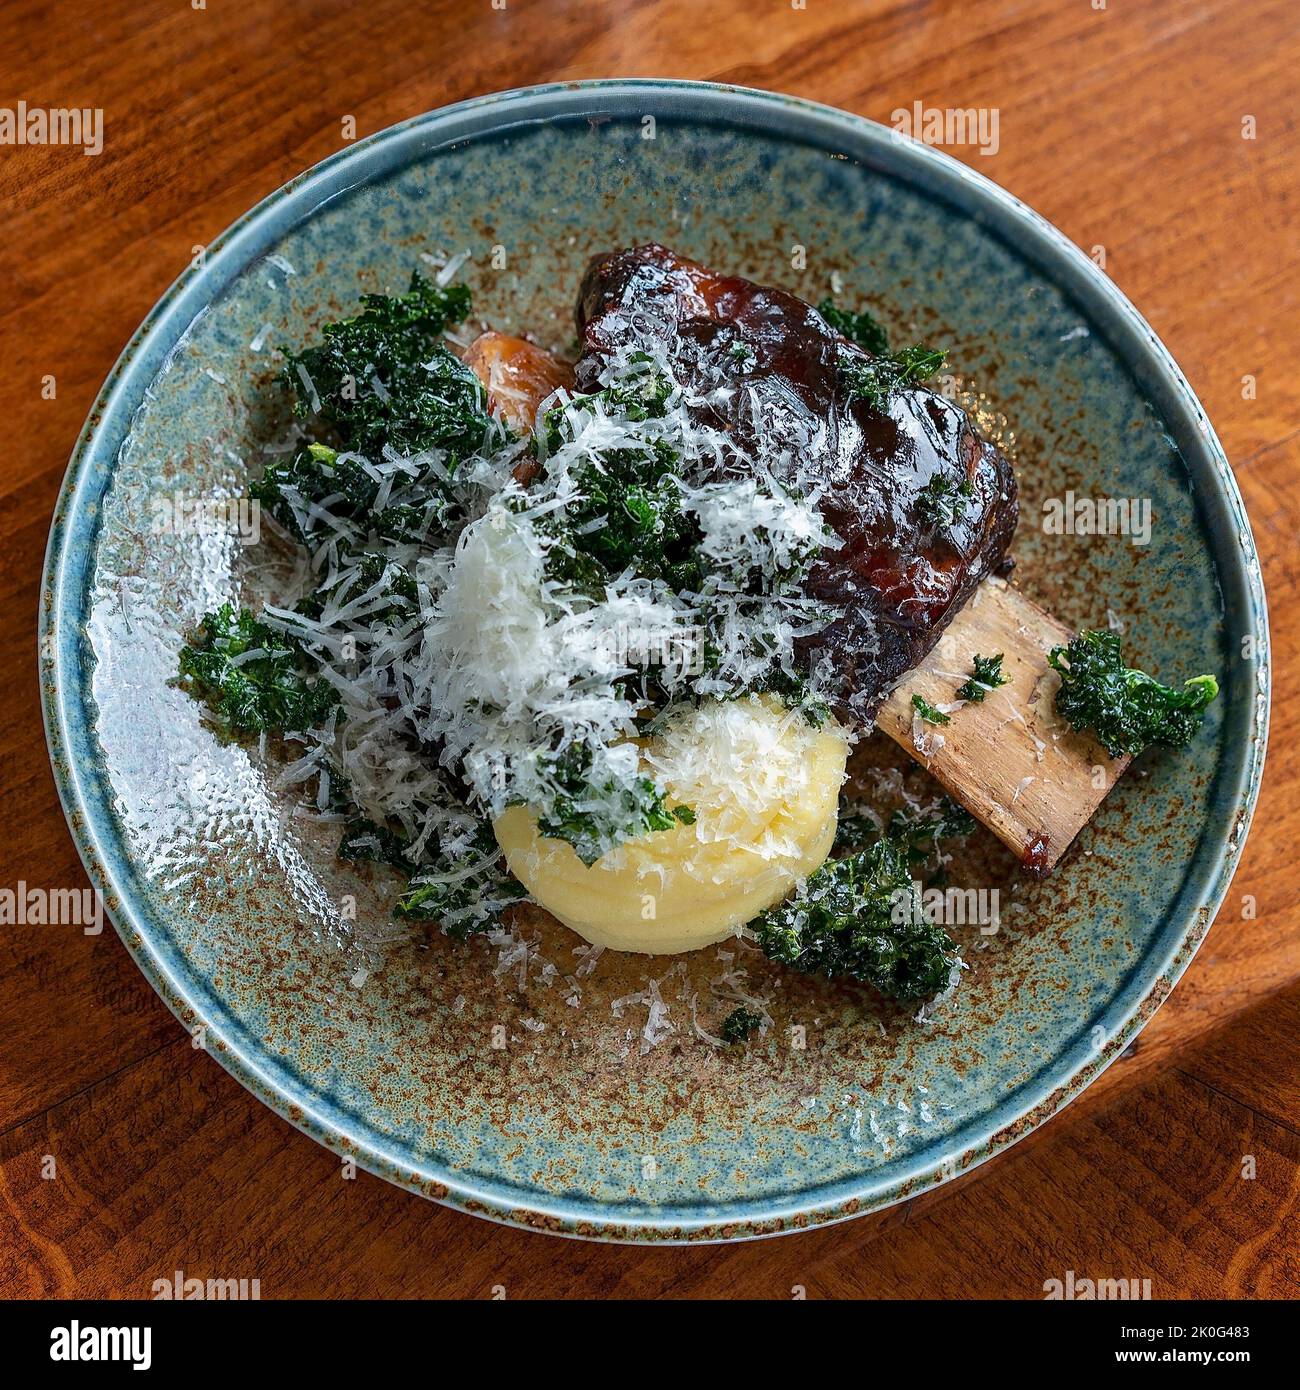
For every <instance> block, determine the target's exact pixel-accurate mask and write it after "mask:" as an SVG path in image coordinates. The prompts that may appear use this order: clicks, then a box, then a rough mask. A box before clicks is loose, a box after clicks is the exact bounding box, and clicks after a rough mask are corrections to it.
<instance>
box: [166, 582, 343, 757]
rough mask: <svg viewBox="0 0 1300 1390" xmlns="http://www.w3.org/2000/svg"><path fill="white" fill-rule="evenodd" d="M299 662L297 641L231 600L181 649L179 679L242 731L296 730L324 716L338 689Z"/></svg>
mask: <svg viewBox="0 0 1300 1390" xmlns="http://www.w3.org/2000/svg"><path fill="white" fill-rule="evenodd" d="M250 653H256V654H255V655H251V656H250V655H249V654H250ZM304 667H305V657H304V654H303V651H302V649H301V647H300V646H299V645H298V644H297V643H296V642H294V641H293V640H292V639H291V638H289V637H286V636H285V635H284V634H283V633H281V632H277V631H275V630H274V629H273V628H270V627H268V626H267V625H266V624H265V623H263V622H259V621H258V620H257V619H256V618H254V617H253V615H252V614H251V613H250V612H249V611H248V610H247V609H246V608H241V609H236V608H235V606H234V605H233V604H231V603H226V604H223V605H222V606H221V607H220V608H219V609H217V611H216V612H215V613H209V614H208V615H207V616H206V617H205V618H204V619H203V621H202V622H201V623H200V624H199V627H198V630H197V632H196V633H195V635H194V639H193V640H192V641H191V642H190V643H189V645H187V646H185V647H182V648H181V654H180V674H181V679H182V682H183V683H185V684H188V685H191V686H192V687H193V688H194V689H195V690H196V691H197V692H198V693H199V694H200V695H201V696H202V697H203V698H204V699H205V700H206V701H207V703H208V704H209V705H210V706H211V708H212V709H213V711H214V712H215V713H216V714H217V715H218V717H219V718H220V719H221V720H222V722H223V723H224V724H225V725H226V726H227V727H228V728H229V729H231V730H232V731H238V732H241V733H281V732H286V731H287V732H293V733H297V732H301V731H303V730H305V729H312V728H315V727H316V726H317V725H318V724H321V723H323V722H324V721H325V719H326V717H327V716H328V714H329V712H330V710H332V709H333V708H334V706H335V705H336V704H337V703H338V698H339V697H338V692H337V691H336V690H335V689H334V687H333V686H332V685H330V684H329V683H328V682H326V681H323V680H314V679H309V678H308V676H307V674H306V672H305V669H304Z"/></svg>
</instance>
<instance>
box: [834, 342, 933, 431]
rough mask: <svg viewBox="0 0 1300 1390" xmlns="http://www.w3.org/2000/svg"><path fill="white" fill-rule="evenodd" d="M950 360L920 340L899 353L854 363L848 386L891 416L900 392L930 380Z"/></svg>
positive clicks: (864, 399)
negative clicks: (890, 412) (891, 409)
mask: <svg viewBox="0 0 1300 1390" xmlns="http://www.w3.org/2000/svg"><path fill="white" fill-rule="evenodd" d="M946 360H947V355H946V354H945V353H942V352H937V351H936V350H935V349H934V348H928V347H922V346H921V345H920V344H919V343H918V344H917V345H916V346H915V347H909V348H903V349H901V350H900V351H899V352H886V353H882V354H881V355H880V356H879V357H873V358H872V359H871V361H869V362H854V363H853V364H852V365H851V366H850V367H849V369H848V371H847V372H846V374H845V378H846V385H847V386H848V390H849V394H850V396H851V397H854V398H856V399H858V400H862V401H866V403H867V405H869V406H870V407H871V409H872V410H875V411H879V412H880V414H882V415H887V414H888V413H889V403H890V401H891V400H893V398H894V396H895V395H896V394H897V393H898V392H899V391H904V390H906V389H907V388H908V387H911V386H920V385H921V384H922V382H925V381H928V380H929V379H930V378H931V377H932V376H934V374H935V373H936V372H938V371H940V370H941V369H942V367H943V364H944V362H945V361H946Z"/></svg>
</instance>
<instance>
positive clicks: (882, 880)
mask: <svg viewBox="0 0 1300 1390" xmlns="http://www.w3.org/2000/svg"><path fill="white" fill-rule="evenodd" d="M749 925H750V930H751V931H752V932H753V933H754V935H755V937H756V939H757V941H758V944H759V946H760V947H761V948H762V950H763V951H764V953H765V954H766V955H767V956H769V957H770V958H771V959H772V960H775V961H778V962H779V963H780V964H782V965H788V966H790V967H791V968H793V969H795V970H800V971H803V972H805V973H807V974H817V975H826V976H828V977H829V978H832V979H834V978H836V977H848V978H850V979H854V980H861V981H863V982H864V983H866V984H869V985H873V986H874V987H875V988H876V989H878V990H879V991H880V993H881V994H884V995H886V996H888V997H889V998H891V999H899V1000H903V1001H905V1002H906V1001H915V1000H920V999H930V998H933V997H934V996H935V995H936V994H939V993H940V992H941V991H943V990H944V989H946V988H947V987H948V984H949V981H950V979H951V976H952V971H953V968H954V966H955V965H956V964H957V961H958V956H957V948H956V945H955V943H954V942H953V940H952V938H951V937H950V936H949V935H948V933H947V932H945V931H944V930H943V928H942V927H940V926H938V925H936V924H934V923H930V922H927V921H926V920H925V916H924V914H923V912H922V910H921V905H920V903H919V901H918V899H917V893H916V888H915V886H914V884H913V881H912V864H911V859H910V856H909V854H908V852H907V849H906V847H905V846H904V845H901V844H899V843H897V842H895V841H894V840H893V839H892V838H891V837H890V836H888V835H886V836H882V837H881V838H880V839H878V840H877V841H875V843H874V844H871V845H868V846H867V847H866V848H865V849H862V850H860V851H859V852H858V853H856V854H851V855H849V856H847V857H846V858H844V859H828V860H827V861H826V863H824V864H823V865H822V866H821V868H820V869H818V870H817V871H816V872H815V873H814V874H812V875H810V876H809V878H808V879H807V880H806V881H805V882H804V884H803V885H802V887H801V888H800V890H799V892H798V893H796V895H795V896H794V897H793V898H790V899H789V900H788V901H786V902H784V903H782V904H781V905H780V906H778V907H774V908H771V909H770V910H769V911H767V912H765V913H763V915H762V916H761V917H758V918H756V919H755V920H754V921H753V922H751V923H750V924H749Z"/></svg>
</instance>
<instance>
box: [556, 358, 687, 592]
mask: <svg viewBox="0 0 1300 1390" xmlns="http://www.w3.org/2000/svg"><path fill="white" fill-rule="evenodd" d="M670 390H671V382H669V380H668V378H667V377H665V376H664V375H663V374H662V373H659V372H656V371H654V370H653V369H652V367H651V366H650V365H649V359H648V358H645V359H644V361H643V362H642V363H641V364H639V365H637V366H636V368H635V369H634V370H633V371H631V372H629V374H628V375H627V376H625V377H624V378H622V379H621V380H619V381H617V382H615V383H614V384H613V385H611V386H607V387H606V388H605V389H604V390H602V391H598V392H595V393H593V394H591V395H588V396H578V397H575V398H574V400H573V401H572V402H571V405H572V406H576V407H578V408H579V409H588V410H594V409H596V408H597V406H599V407H601V408H602V409H604V410H606V411H608V412H609V413H610V414H613V415H619V416H622V417H623V418H624V419H626V420H628V421H631V422H632V423H634V424H636V423H640V422H643V421H645V420H649V419H656V418H659V417H661V416H662V415H663V413H664V407H665V402H666V401H667V399H668V395H669V393H670ZM543 428H544V429H545V432H546V437H547V441H548V448H549V449H550V450H551V451H552V452H553V451H555V450H557V449H558V448H560V447H561V445H562V444H563V443H564V431H565V429H566V428H571V422H570V419H569V417H568V416H567V415H566V412H565V410H564V409H562V408H560V407H556V408H554V409H552V410H550V411H548V412H547V415H546V419H545V421H544V422H543ZM680 464H681V460H680V459H679V458H678V456H677V453H676V451H675V450H673V449H672V448H671V447H670V446H669V445H668V444H666V443H665V442H664V441H663V440H658V439H655V440H647V441H646V442H645V443H643V444H642V443H638V444H633V445H628V446H626V447H623V448H617V449H607V450H605V451H603V452H602V453H600V454H598V455H596V456H595V457H594V458H591V459H589V460H585V461H584V462H583V463H582V464H580V465H579V466H577V467H575V468H574V469H573V471H572V475H571V476H572V477H573V480H574V482H575V483H576V484H577V496H576V498H575V499H574V501H573V502H572V503H571V504H570V505H569V506H567V507H566V508H565V509H564V511H563V514H562V515H561V514H560V513H557V514H556V516H555V519H554V520H553V521H552V522H551V524H550V527H549V531H550V534H551V537H552V542H553V543H552V546H551V549H550V551H549V553H548V557H547V561H548V563H547V572H548V574H549V576H550V577H551V578H552V579H558V580H561V581H563V582H566V583H571V584H573V585H574V586H575V587H577V588H578V589H579V590H581V591H583V592H588V593H591V594H592V595H593V596H603V593H604V586H605V583H606V581H607V580H608V579H609V578H611V577H613V576H616V575H620V574H622V573H623V572H624V571H625V570H626V569H628V568H629V567H630V568H632V569H634V570H635V571H636V573H637V574H638V575H641V576H642V577H644V578H647V579H662V580H664V581H665V582H667V583H668V584H669V585H670V587H672V588H673V589H674V590H679V591H681V590H687V591H690V592H694V591H696V590H698V589H699V587H700V585H701V583H702V582H703V577H704V571H703V567H702V564H701V559H700V556H699V553H698V549H697V547H698V545H699V542H700V539H701V537H700V531H699V527H698V525H697V524H696V522H695V521H694V519H693V518H692V517H690V516H688V515H687V514H686V513H685V512H684V511H683V509H682V496H681V490H680V488H679V487H678V485H677V475H678V469H679V467H680Z"/></svg>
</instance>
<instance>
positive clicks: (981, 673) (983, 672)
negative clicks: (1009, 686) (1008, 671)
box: [957, 652, 1008, 705]
mask: <svg viewBox="0 0 1300 1390" xmlns="http://www.w3.org/2000/svg"><path fill="white" fill-rule="evenodd" d="M1007 679H1008V678H1007V677H1006V676H1004V675H1003V674H1002V653H1001V652H998V654H997V655H996V656H976V658H975V662H974V670H973V671H972V672H971V675H970V679H969V680H968V681H967V682H966V684H965V685H962V686H959V687H958V690H957V698H958V699H959V700H970V701H971V702H973V703H974V704H977V705H979V704H983V702H984V697H985V695H987V694H988V693H989V691H990V690H996V689H997V688H998V686H1000V685H1006V683H1007Z"/></svg>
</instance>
